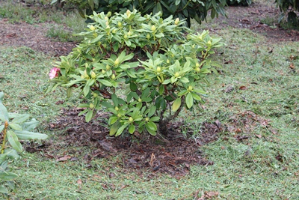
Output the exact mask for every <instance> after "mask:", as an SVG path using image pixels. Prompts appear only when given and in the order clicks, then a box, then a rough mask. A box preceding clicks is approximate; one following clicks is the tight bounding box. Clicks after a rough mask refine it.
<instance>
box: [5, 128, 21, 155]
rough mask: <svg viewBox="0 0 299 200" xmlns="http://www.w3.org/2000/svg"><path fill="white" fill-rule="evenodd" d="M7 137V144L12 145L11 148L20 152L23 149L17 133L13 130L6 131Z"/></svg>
mask: <svg viewBox="0 0 299 200" xmlns="http://www.w3.org/2000/svg"><path fill="white" fill-rule="evenodd" d="M7 139H8V142H9V144H10V145H11V146H12V148H14V149H15V150H16V151H17V152H19V153H20V152H22V151H23V147H22V145H21V143H20V141H19V139H18V137H17V135H16V134H15V133H14V132H13V131H11V130H8V131H7Z"/></svg>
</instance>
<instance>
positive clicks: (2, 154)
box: [0, 92, 47, 195]
mask: <svg viewBox="0 0 299 200" xmlns="http://www.w3.org/2000/svg"><path fill="white" fill-rule="evenodd" d="M3 97H4V93H3V92H0V133H1V135H0V136H2V145H1V150H0V183H1V185H0V193H2V194H3V195H8V193H9V190H8V188H10V189H14V183H13V182H12V180H13V179H15V178H16V177H17V175H16V174H14V173H12V172H9V171H7V169H8V160H9V159H10V158H13V159H16V158H18V157H19V153H21V152H22V151H23V147H22V144H21V143H20V140H44V139H46V138H47V135H45V134H41V133H36V132H32V131H33V130H34V129H35V128H36V126H37V125H38V121H36V120H35V119H31V120H29V119H30V115H28V114H17V113H9V112H8V111H7V109H6V107H5V106H4V105H3V103H2V100H3ZM7 187H8V188H7Z"/></svg>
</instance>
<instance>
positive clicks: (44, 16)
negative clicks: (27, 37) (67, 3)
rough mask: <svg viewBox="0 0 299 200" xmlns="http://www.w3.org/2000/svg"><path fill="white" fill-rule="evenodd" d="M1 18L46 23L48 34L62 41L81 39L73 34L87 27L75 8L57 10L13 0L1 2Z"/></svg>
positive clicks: (12, 21) (17, 21)
mask: <svg viewBox="0 0 299 200" xmlns="http://www.w3.org/2000/svg"><path fill="white" fill-rule="evenodd" d="M1 18H7V19H8V20H9V21H10V22H11V23H20V22H26V23H28V24H36V23H45V25H46V26H48V27H49V30H48V32H47V36H48V37H53V38H54V39H55V40H58V41H62V42H65V41H81V38H80V37H76V36H73V34H76V33H80V32H82V31H83V30H84V28H85V27H86V24H85V20H84V19H83V18H82V17H81V16H80V15H79V13H78V12H77V11H75V10H74V11H64V10H56V9H55V8H54V7H47V8H46V7H43V6H37V5H35V6H34V5H32V6H31V7H26V6H25V5H24V4H21V3H19V2H15V1H13V0H7V1H4V2H0V19H1ZM53 23H55V25H53Z"/></svg>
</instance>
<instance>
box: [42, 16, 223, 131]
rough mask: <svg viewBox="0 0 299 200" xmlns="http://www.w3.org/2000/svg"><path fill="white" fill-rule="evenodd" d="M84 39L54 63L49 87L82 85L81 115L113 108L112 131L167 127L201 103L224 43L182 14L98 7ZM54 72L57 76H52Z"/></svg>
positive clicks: (79, 88) (110, 122) (111, 116)
mask: <svg viewBox="0 0 299 200" xmlns="http://www.w3.org/2000/svg"><path fill="white" fill-rule="evenodd" d="M90 18H91V19H92V20H93V21H94V23H91V24H89V25H88V29H87V30H86V32H83V33H81V35H82V36H84V38H85V39H84V40H83V41H82V42H81V43H80V44H79V45H78V46H77V47H76V48H74V49H73V51H72V52H71V53H70V54H69V55H68V56H63V57H61V60H60V61H59V62H58V63H57V64H56V67H57V68H59V69H60V71H59V76H58V77H56V73H54V72H53V74H54V75H55V76H54V77H56V78H53V79H52V80H51V82H52V83H53V84H52V85H51V86H50V87H49V90H48V91H51V90H54V89H55V88H56V87H57V86H62V87H65V88H68V93H70V90H71V89H72V88H74V87H75V88H77V89H78V90H79V91H80V92H81V94H82V97H83V99H84V101H83V103H82V104H81V105H80V107H82V108H85V110H84V111H82V112H81V113H80V114H84V115H85V119H86V121H90V120H91V119H92V118H93V116H94V115H95V113H96V112H97V111H98V110H105V111H107V112H109V113H110V117H109V120H108V125H109V127H110V135H115V136H118V135H120V134H122V133H125V132H129V133H131V134H133V133H134V132H139V133H143V132H144V133H149V134H151V135H156V133H157V132H160V133H161V134H166V133H167V127H166V125H167V124H168V123H169V122H170V121H171V120H173V119H175V118H176V117H177V116H178V115H179V113H180V112H181V111H182V110H183V109H186V110H190V111H191V110H193V109H195V107H196V106H197V105H199V104H200V103H203V100H202V97H203V96H205V95H206V92H205V89H204V87H205V77H206V76H207V74H209V73H211V71H214V72H217V71H216V70H215V69H214V67H217V66H219V65H218V64H217V62H215V61H213V60H212V59H211V57H210V56H211V55H212V54H214V53H215V49H216V48H218V47H221V46H222V43H221V41H220V40H221V39H220V38H214V37H211V36H210V35H209V32H208V31H203V32H202V33H197V34H193V33H191V31H190V30H189V29H188V28H186V27H184V26H183V24H184V21H182V20H179V19H173V18H172V17H169V18H167V19H162V18H161V17H160V15H159V14H156V15H153V16H152V15H145V16H142V15H141V14H140V13H138V12H137V11H134V12H130V11H127V12H126V13H124V14H115V15H113V16H108V15H105V14H104V13H100V14H97V13H94V15H92V16H90ZM51 77H53V75H52V76H51Z"/></svg>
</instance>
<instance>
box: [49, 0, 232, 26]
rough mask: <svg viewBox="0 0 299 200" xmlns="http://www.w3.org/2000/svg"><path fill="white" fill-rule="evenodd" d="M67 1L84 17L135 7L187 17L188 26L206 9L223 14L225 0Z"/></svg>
mask: <svg viewBox="0 0 299 200" xmlns="http://www.w3.org/2000/svg"><path fill="white" fill-rule="evenodd" d="M59 1H61V0H53V1H52V3H53V4H55V3H58V2H59ZM63 1H65V2H67V3H71V4H74V5H75V6H76V7H77V8H78V10H79V12H80V13H81V15H82V16H83V17H85V13H87V14H88V15H90V14H92V12H93V11H96V12H97V13H100V12H104V13H109V12H111V13H115V12H120V13H125V12H126V11H127V10H130V11H132V10H133V9H137V10H138V11H139V12H141V14H143V15H145V14H150V13H153V14H156V13H158V12H161V14H162V18H164V19H165V18H167V17H169V16H170V15H173V16H174V18H177V17H178V18H180V19H187V24H188V26H190V25H191V23H190V20H191V19H195V20H196V21H197V22H198V23H201V21H203V20H205V19H206V17H207V15H208V11H209V10H211V17H212V18H214V17H216V16H218V14H222V15H225V10H224V6H225V5H226V0H204V1H200V0H192V1H191V0H189V1H187V0H175V1H174V0H160V1H147V0H139V1H136V0H102V1H98V0H89V1H86V0H63Z"/></svg>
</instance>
